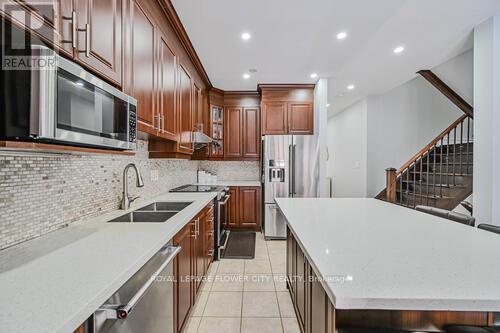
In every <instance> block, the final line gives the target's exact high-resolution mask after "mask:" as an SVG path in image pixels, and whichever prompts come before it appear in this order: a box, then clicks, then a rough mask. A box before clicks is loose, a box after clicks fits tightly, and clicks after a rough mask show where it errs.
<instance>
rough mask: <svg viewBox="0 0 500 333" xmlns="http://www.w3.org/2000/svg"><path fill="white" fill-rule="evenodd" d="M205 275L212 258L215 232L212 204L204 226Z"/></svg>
mask: <svg viewBox="0 0 500 333" xmlns="http://www.w3.org/2000/svg"><path fill="white" fill-rule="evenodd" d="M205 227H206V229H205V274H206V273H207V271H208V267H209V266H210V263H212V260H213V257H214V246H215V242H214V231H215V229H214V228H215V218H214V205H213V204H212V205H211V206H210V208H209V210H208V212H207V215H206V224H205Z"/></svg>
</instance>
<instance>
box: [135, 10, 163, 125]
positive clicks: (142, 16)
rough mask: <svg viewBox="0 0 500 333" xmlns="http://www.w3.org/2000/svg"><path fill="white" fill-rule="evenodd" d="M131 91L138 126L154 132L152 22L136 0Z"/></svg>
mask: <svg viewBox="0 0 500 333" xmlns="http://www.w3.org/2000/svg"><path fill="white" fill-rule="evenodd" d="M130 11H131V15H130V17H131V19H130V25H131V27H130V30H131V32H130V34H131V45H130V55H131V59H130V64H131V67H132V68H131V74H132V75H131V77H130V82H129V83H128V84H129V85H130V88H129V89H128V91H130V94H131V95H132V96H133V97H134V98H136V99H137V118H138V121H139V129H140V130H141V131H144V132H148V133H153V134H157V130H156V128H157V127H158V124H157V123H155V117H154V116H155V110H156V101H155V80H156V75H155V25H154V23H153V21H152V19H151V18H150V17H151V16H150V15H149V14H148V13H147V12H146V11H145V9H144V8H142V7H141V6H140V5H139V3H138V2H137V1H133V2H132V4H131V7H130Z"/></svg>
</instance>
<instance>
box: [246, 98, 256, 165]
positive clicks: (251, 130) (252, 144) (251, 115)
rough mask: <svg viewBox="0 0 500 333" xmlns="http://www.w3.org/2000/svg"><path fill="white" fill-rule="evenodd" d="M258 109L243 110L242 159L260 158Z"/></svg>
mask: <svg viewBox="0 0 500 333" xmlns="http://www.w3.org/2000/svg"><path fill="white" fill-rule="evenodd" d="M259 113H260V112H259V108H256V107H255V108H243V157H244V158H245V159H251V158H255V159H258V158H259V156H260V117H259Z"/></svg>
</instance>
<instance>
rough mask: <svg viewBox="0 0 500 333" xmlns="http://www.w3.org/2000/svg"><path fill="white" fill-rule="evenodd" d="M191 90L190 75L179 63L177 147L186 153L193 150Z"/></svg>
mask: <svg viewBox="0 0 500 333" xmlns="http://www.w3.org/2000/svg"><path fill="white" fill-rule="evenodd" d="M192 91H193V87H192V82H191V76H190V75H189V73H188V72H187V71H186V69H185V68H184V67H183V66H182V65H181V66H179V119H180V120H179V125H180V129H179V130H180V141H179V148H180V149H181V151H182V152H187V153H192V152H193V143H192V139H191V132H192V131H193V114H192V102H193V101H192Z"/></svg>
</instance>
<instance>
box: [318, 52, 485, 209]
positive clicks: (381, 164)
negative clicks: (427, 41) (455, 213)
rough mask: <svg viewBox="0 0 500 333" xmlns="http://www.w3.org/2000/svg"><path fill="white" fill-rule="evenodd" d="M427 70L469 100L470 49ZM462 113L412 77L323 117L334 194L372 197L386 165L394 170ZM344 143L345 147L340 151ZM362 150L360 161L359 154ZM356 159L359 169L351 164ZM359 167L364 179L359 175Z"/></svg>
mask: <svg viewBox="0 0 500 333" xmlns="http://www.w3.org/2000/svg"><path fill="white" fill-rule="evenodd" d="M432 70H433V71H434V72H435V73H436V74H437V75H438V76H439V77H440V78H441V79H442V80H443V81H445V82H446V83H447V84H448V85H450V86H451V87H452V88H453V89H456V91H457V92H458V93H459V94H460V95H461V96H462V97H463V98H464V99H465V100H466V101H468V102H470V103H472V101H473V97H474V96H473V52H472V50H471V51H468V52H465V53H464V54H461V55H459V56H458V57H455V58H453V59H451V60H449V61H447V62H446V63H444V64H442V65H440V66H438V67H436V68H433V69H432ZM363 110H364V112H363ZM462 114H463V113H462V111H460V110H459V109H458V108H457V107H456V106H455V105H453V104H452V103H451V102H450V101H449V100H448V99H447V98H446V97H444V96H443V95H442V94H441V93H440V92H439V91H437V90H436V89H435V88H434V87H433V86H431V85H430V83H428V82H427V81H425V80H424V79H423V78H422V77H420V76H417V77H415V78H414V79H413V80H410V81H409V82H407V83H405V84H403V85H401V86H399V87H397V88H395V89H393V90H391V91H389V92H387V93H384V94H382V95H377V96H369V97H368V98H367V99H365V100H364V101H362V102H359V103H357V104H354V105H352V106H351V107H349V108H347V109H346V110H344V111H343V112H341V113H339V114H336V115H334V116H333V117H331V118H330V119H329V121H328V131H329V134H328V135H329V139H328V146H329V148H330V150H331V151H330V152H331V156H330V161H329V163H328V166H329V170H328V174H329V176H332V177H333V178H334V185H333V187H334V189H335V192H336V193H335V195H336V196H368V197H374V196H376V195H377V194H378V193H379V192H380V191H381V190H382V189H383V188H385V169H386V168H388V167H395V168H399V167H400V166H401V165H403V164H404V163H405V162H406V161H408V160H409V159H410V158H411V157H412V156H413V155H414V154H415V153H417V152H418V151H419V150H420V149H422V148H423V147H424V146H426V145H427V144H428V143H429V142H430V141H431V140H432V139H434V138H435V137H436V136H437V135H438V134H439V133H440V132H441V131H443V130H444V129H446V128H447V127H448V126H449V125H450V124H451V123H452V122H453V121H455V120H456V119H458V118H459V117H460V116H461V115H462ZM363 115H365V118H363ZM363 141H364V145H363ZM348 146H349V147H351V149H350V150H349V149H345V148H347V147H348ZM363 152H364V154H365V156H366V157H365V159H363V158H361V155H362V154H363ZM358 161H359V162H360V167H359V169H358V168H354V165H355V163H356V162H358ZM363 161H365V162H363ZM363 163H366V165H365V166H363ZM363 170H365V171H364V172H366V176H365V177H362V176H359V174H360V173H363ZM474 201H476V200H474Z"/></svg>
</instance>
